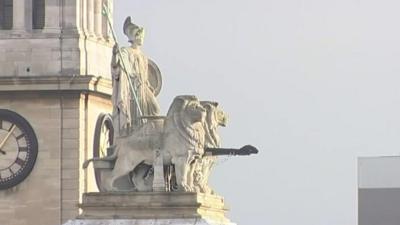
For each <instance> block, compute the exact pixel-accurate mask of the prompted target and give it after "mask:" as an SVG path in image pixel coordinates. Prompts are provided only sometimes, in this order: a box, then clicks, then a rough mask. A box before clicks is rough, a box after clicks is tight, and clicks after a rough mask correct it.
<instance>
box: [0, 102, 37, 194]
mask: <svg viewBox="0 0 400 225" xmlns="http://www.w3.org/2000/svg"><path fill="white" fill-rule="evenodd" d="M37 154H38V143H37V139H36V135H35V132H34V131H33V129H32V127H31V125H30V124H29V123H28V121H26V120H25V119H24V118H23V117H22V116H20V115H19V114H17V113H15V112H12V111H10V110H6V109H0V190H2V189H7V188H10V187H13V186H15V185H17V184H19V183H20V182H22V181H23V180H24V179H25V178H26V177H27V176H28V175H29V174H30V172H31V171H32V169H33V167H34V165H35V161H36V157H37Z"/></svg>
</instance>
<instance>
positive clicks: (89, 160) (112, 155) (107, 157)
mask: <svg viewBox="0 0 400 225" xmlns="http://www.w3.org/2000/svg"><path fill="white" fill-rule="evenodd" d="M110 148H114V149H115V150H114V151H113V153H112V154H111V155H109V156H106V157H103V158H99V157H96V158H92V159H88V160H86V161H85V162H83V164H82V168H83V169H86V168H87V167H88V166H89V164H90V163H91V162H94V161H113V160H116V159H117V156H118V148H115V146H112V147H110Z"/></svg>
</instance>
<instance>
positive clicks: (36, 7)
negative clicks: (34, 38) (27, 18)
mask: <svg viewBox="0 0 400 225" xmlns="http://www.w3.org/2000/svg"><path fill="white" fill-rule="evenodd" d="M32 6H33V7H32V10H33V11H32V28H33V29H43V28H44V18H45V11H44V7H45V0H33V1H32Z"/></svg>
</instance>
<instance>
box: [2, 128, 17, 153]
mask: <svg viewBox="0 0 400 225" xmlns="http://www.w3.org/2000/svg"><path fill="white" fill-rule="evenodd" d="M14 130H15V124H13V125H12V126H11V129H10V130H9V131H8V133H7V135H6V137H5V138H4V139H3V141H2V142H1V143H0V149H1V148H3V145H4V144H5V143H6V142H7V140H8V138H9V137H10V136H11V134H12V132H14ZM2 152H4V151H3V150H2ZM3 154H4V153H3Z"/></svg>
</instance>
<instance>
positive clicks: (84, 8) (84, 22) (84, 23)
mask: <svg viewBox="0 0 400 225" xmlns="http://www.w3.org/2000/svg"><path fill="white" fill-rule="evenodd" d="M81 4H82V15H83V16H82V30H83V32H84V33H85V34H87V19H88V17H87V16H86V15H87V0H82V2H81Z"/></svg>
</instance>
